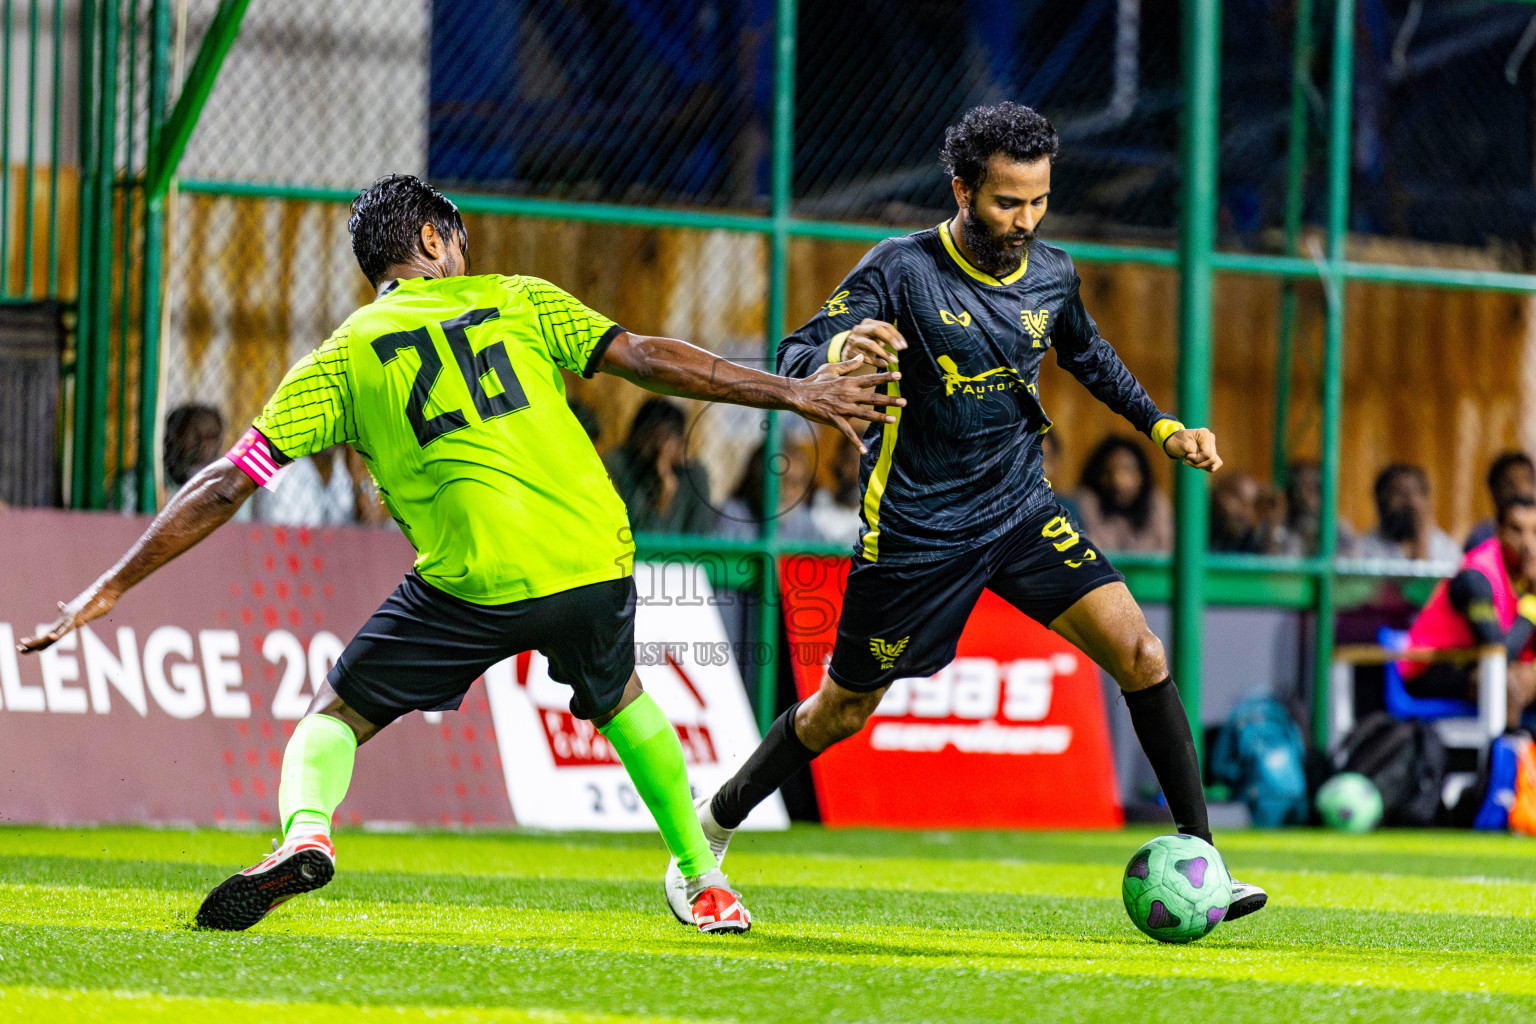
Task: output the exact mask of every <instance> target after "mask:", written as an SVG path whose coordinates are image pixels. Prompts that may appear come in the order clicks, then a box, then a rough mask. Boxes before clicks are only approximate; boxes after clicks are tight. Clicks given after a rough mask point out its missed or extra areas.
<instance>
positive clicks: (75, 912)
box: [0, 826, 1536, 1024]
mask: <svg viewBox="0 0 1536 1024" xmlns="http://www.w3.org/2000/svg"><path fill="white" fill-rule="evenodd" d="M1151 834H1152V830H1149V829H1146V828H1140V829H1132V830H1128V831H1126V832H1122V833H1110V834H1099V833H1057V834H1009V833H990V832H989V833H963V832H956V833H890V832H866V831H849V832H832V831H825V830H822V829H818V828H797V829H795V830H793V831H791V832H789V833H787V834H774V835H761V834H759V835H752V834H744V835H742V836H741V837H739V838H738V839H737V840H736V842H735V844H734V845H733V846H732V849H731V854H730V857H729V858H728V860H727V865H726V866H727V867H728V868H729V869H730V872H731V876H732V878H733V879H734V880H735V882H736V883H737V884H738V885H740V886H741V887H742V888H743V889H744V891H745V892H746V894H747V896H748V898H749V900H750V906H751V907H752V909H753V911H754V913H755V915H756V920H757V923H756V924H755V925H754V927H753V929H752V931H751V933H750V934H749V935H745V936H730V937H724V936H722V937H710V936H701V935H697V934H693V933H691V932H690V930H688V929H686V928H684V927H683V926H682V925H679V924H678V923H676V922H675V921H674V920H673V919H672V918H671V916H670V915H669V914H668V913H667V911H666V908H665V906H664V905H663V903H662V900H661V883H660V875H661V869H662V868H663V866H664V865H665V859H664V854H663V853H662V851H661V846H660V843H659V841H658V840H657V839H656V838H655V837H654V836H648V835H646V836H595V835H588V834H582V835H574V836H573V835H564V836H552V835H539V834H526V833H496V834H443V833H432V834H395V835H387V834H368V833H358V832H343V833H341V834H340V835H339V837H338V842H337V847H338V852H339V858H340V859H339V865H338V866H339V871H338V874H337V878H336V881H335V882H333V883H332V884H331V885H330V886H329V887H328V888H326V889H325V890H322V891H321V892H320V893H316V894H312V895H309V896H305V897H302V898H300V899H298V900H295V901H294V902H292V903H290V904H288V905H287V906H285V907H283V908H281V909H280V910H278V911H277V912H276V913H275V914H273V915H272V916H271V917H270V918H268V919H267V920H266V921H264V922H262V923H261V924H260V925H257V926H256V927H255V928H254V929H252V930H251V931H249V932H246V933H244V934H218V933H208V932H199V931H194V930H192V929H191V928H190V927H189V925H188V922H189V920H190V918H191V916H192V913H193V912H194V911H195V910H196V908H197V905H198V902H199V900H200V899H201V897H202V895H203V893H204V892H205V891H206V890H207V889H208V888H209V887H211V886H212V885H214V884H215V883H216V882H218V881H219V880H221V879H222V878H223V877H224V876H225V875H226V874H227V873H228V872H229V871H231V870H233V869H237V868H239V867H242V866H245V865H246V864H249V863H252V862H253V861H254V860H255V858H256V857H257V856H258V855H259V854H261V853H263V852H265V848H266V846H267V841H266V840H265V839H264V838H260V837H257V836H254V835H251V834H236V833H227V832H214V831H202V832H184V831H151V830H137V829H101V830H90V829H85V830H69V831H62V830H50V829H41V828H23V827H17V826H4V827H0V1020H39V1021H50V1022H54V1021H57V1022H70V1021H79V1020H108V1021H140V1020H178V1021H181V1020H199V1021H201V1020H208V1021H229V1022H245V1021H251V1022H255V1021H272V1020H284V1021H293V1022H302V1024H327V1022H333V1021H338V1022H339V1021H364V1022H375V1021H389V1022H395V1021H416V1020H429V1021H437V1022H445V1024H460V1022H488V1024H489V1022H542V1024H564V1022H584V1021H600V1022H606V1024H638V1022H651V1021H741V1022H749V1024H771V1022H779V1021H784V1022H805V1021H820V1020H835V1021H870V1022H874V1021H881V1022H896V1021H912V1022H925V1024H926V1022H946V1021H956V1022H959V1021H965V1022H972V1021H983V1022H986V1021H1024V1020H1028V1021H1092V1022H1106V1024H1115V1022H1121V1021H1124V1022H1135V1024H1150V1022H1160V1021H1175V1022H1186V1021H1244V1022H1249V1021H1252V1022H1258V1021H1275V1022H1284V1024H1298V1022H1301V1021H1340V1020H1345V1019H1350V1020H1357V1021H1393V1022H1398V1021H1405V1020H1408V1021H1412V1022H1413V1024H1429V1022H1440V1021H1468V1022H1473V1021H1475V1022H1479V1024H1485V1022H1490V1021H1536V956H1533V953H1536V843H1532V842H1530V841H1524V842H1522V841H1521V840H1519V839H1516V838H1510V837H1507V836H1483V835H1473V834H1467V833H1443V832H1439V833H1430V832H1408V833H1379V834H1375V835H1370V836H1344V835H1337V834H1328V833H1318V832H1283V833H1260V832H1249V833H1234V834H1229V835H1227V836H1225V837H1223V838H1222V839H1221V845H1222V849H1223V851H1224V852H1225V854H1226V856H1227V861H1228V864H1229V865H1231V866H1232V868H1233V870H1234V871H1235V873H1236V874H1237V875H1238V877H1239V878H1243V879H1247V880H1251V881H1254V882H1258V883H1260V884H1263V885H1265V886H1267V887H1268V888H1269V890H1270V893H1271V904H1270V908H1269V909H1267V910H1265V911H1264V912H1263V913H1261V914H1259V915H1258V916H1256V917H1254V918H1250V919H1248V920H1244V921H1238V922H1234V923H1232V924H1226V925H1222V926H1221V927H1220V928H1218V929H1217V930H1216V932H1215V933H1213V934H1212V935H1211V936H1210V937H1209V938H1207V939H1205V940H1204V941H1202V942H1198V943H1194V944H1192V945H1189V946H1161V945H1158V944H1157V943H1154V942H1152V941H1151V940H1149V939H1146V938H1143V937H1142V936H1141V935H1140V934H1139V933H1138V932H1137V931H1136V930H1135V929H1134V928H1133V927H1132V926H1131V924H1130V922H1129V921H1128V920H1127V919H1126V917H1125V914H1124V911H1123V910H1122V909H1121V907H1120V899H1119V891H1120V871H1121V870H1122V868H1123V866H1124V863H1125V860H1126V859H1127V858H1128V857H1129V856H1130V854H1131V852H1132V851H1134V850H1135V849H1136V847H1137V846H1139V845H1140V844H1141V843H1142V842H1143V841H1144V840H1145V839H1147V838H1149V837H1150V835H1151Z"/></svg>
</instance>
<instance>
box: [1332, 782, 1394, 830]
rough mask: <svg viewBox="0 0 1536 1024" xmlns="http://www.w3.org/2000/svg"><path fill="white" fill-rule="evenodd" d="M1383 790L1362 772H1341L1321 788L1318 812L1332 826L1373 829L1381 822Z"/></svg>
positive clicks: (1346, 828)
mask: <svg viewBox="0 0 1536 1024" xmlns="http://www.w3.org/2000/svg"><path fill="white" fill-rule="evenodd" d="M1381 810H1382V808H1381V790H1379V789H1377V788H1376V784H1375V783H1374V782H1372V781H1371V780H1370V779H1368V778H1366V777H1365V776H1364V775H1361V774H1359V773H1358V772H1341V773H1339V774H1338V775H1335V776H1334V777H1333V778H1331V779H1329V780H1328V781H1327V782H1325V783H1323V788H1322V789H1319V790H1318V791H1317V813H1318V814H1320V815H1322V816H1323V822H1324V823H1325V824H1326V825H1327V826H1328V827H1329V828H1336V829H1341V830H1343V831H1345V832H1369V831H1370V830H1371V829H1373V828H1375V827H1376V826H1377V825H1380V824H1381Z"/></svg>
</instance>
